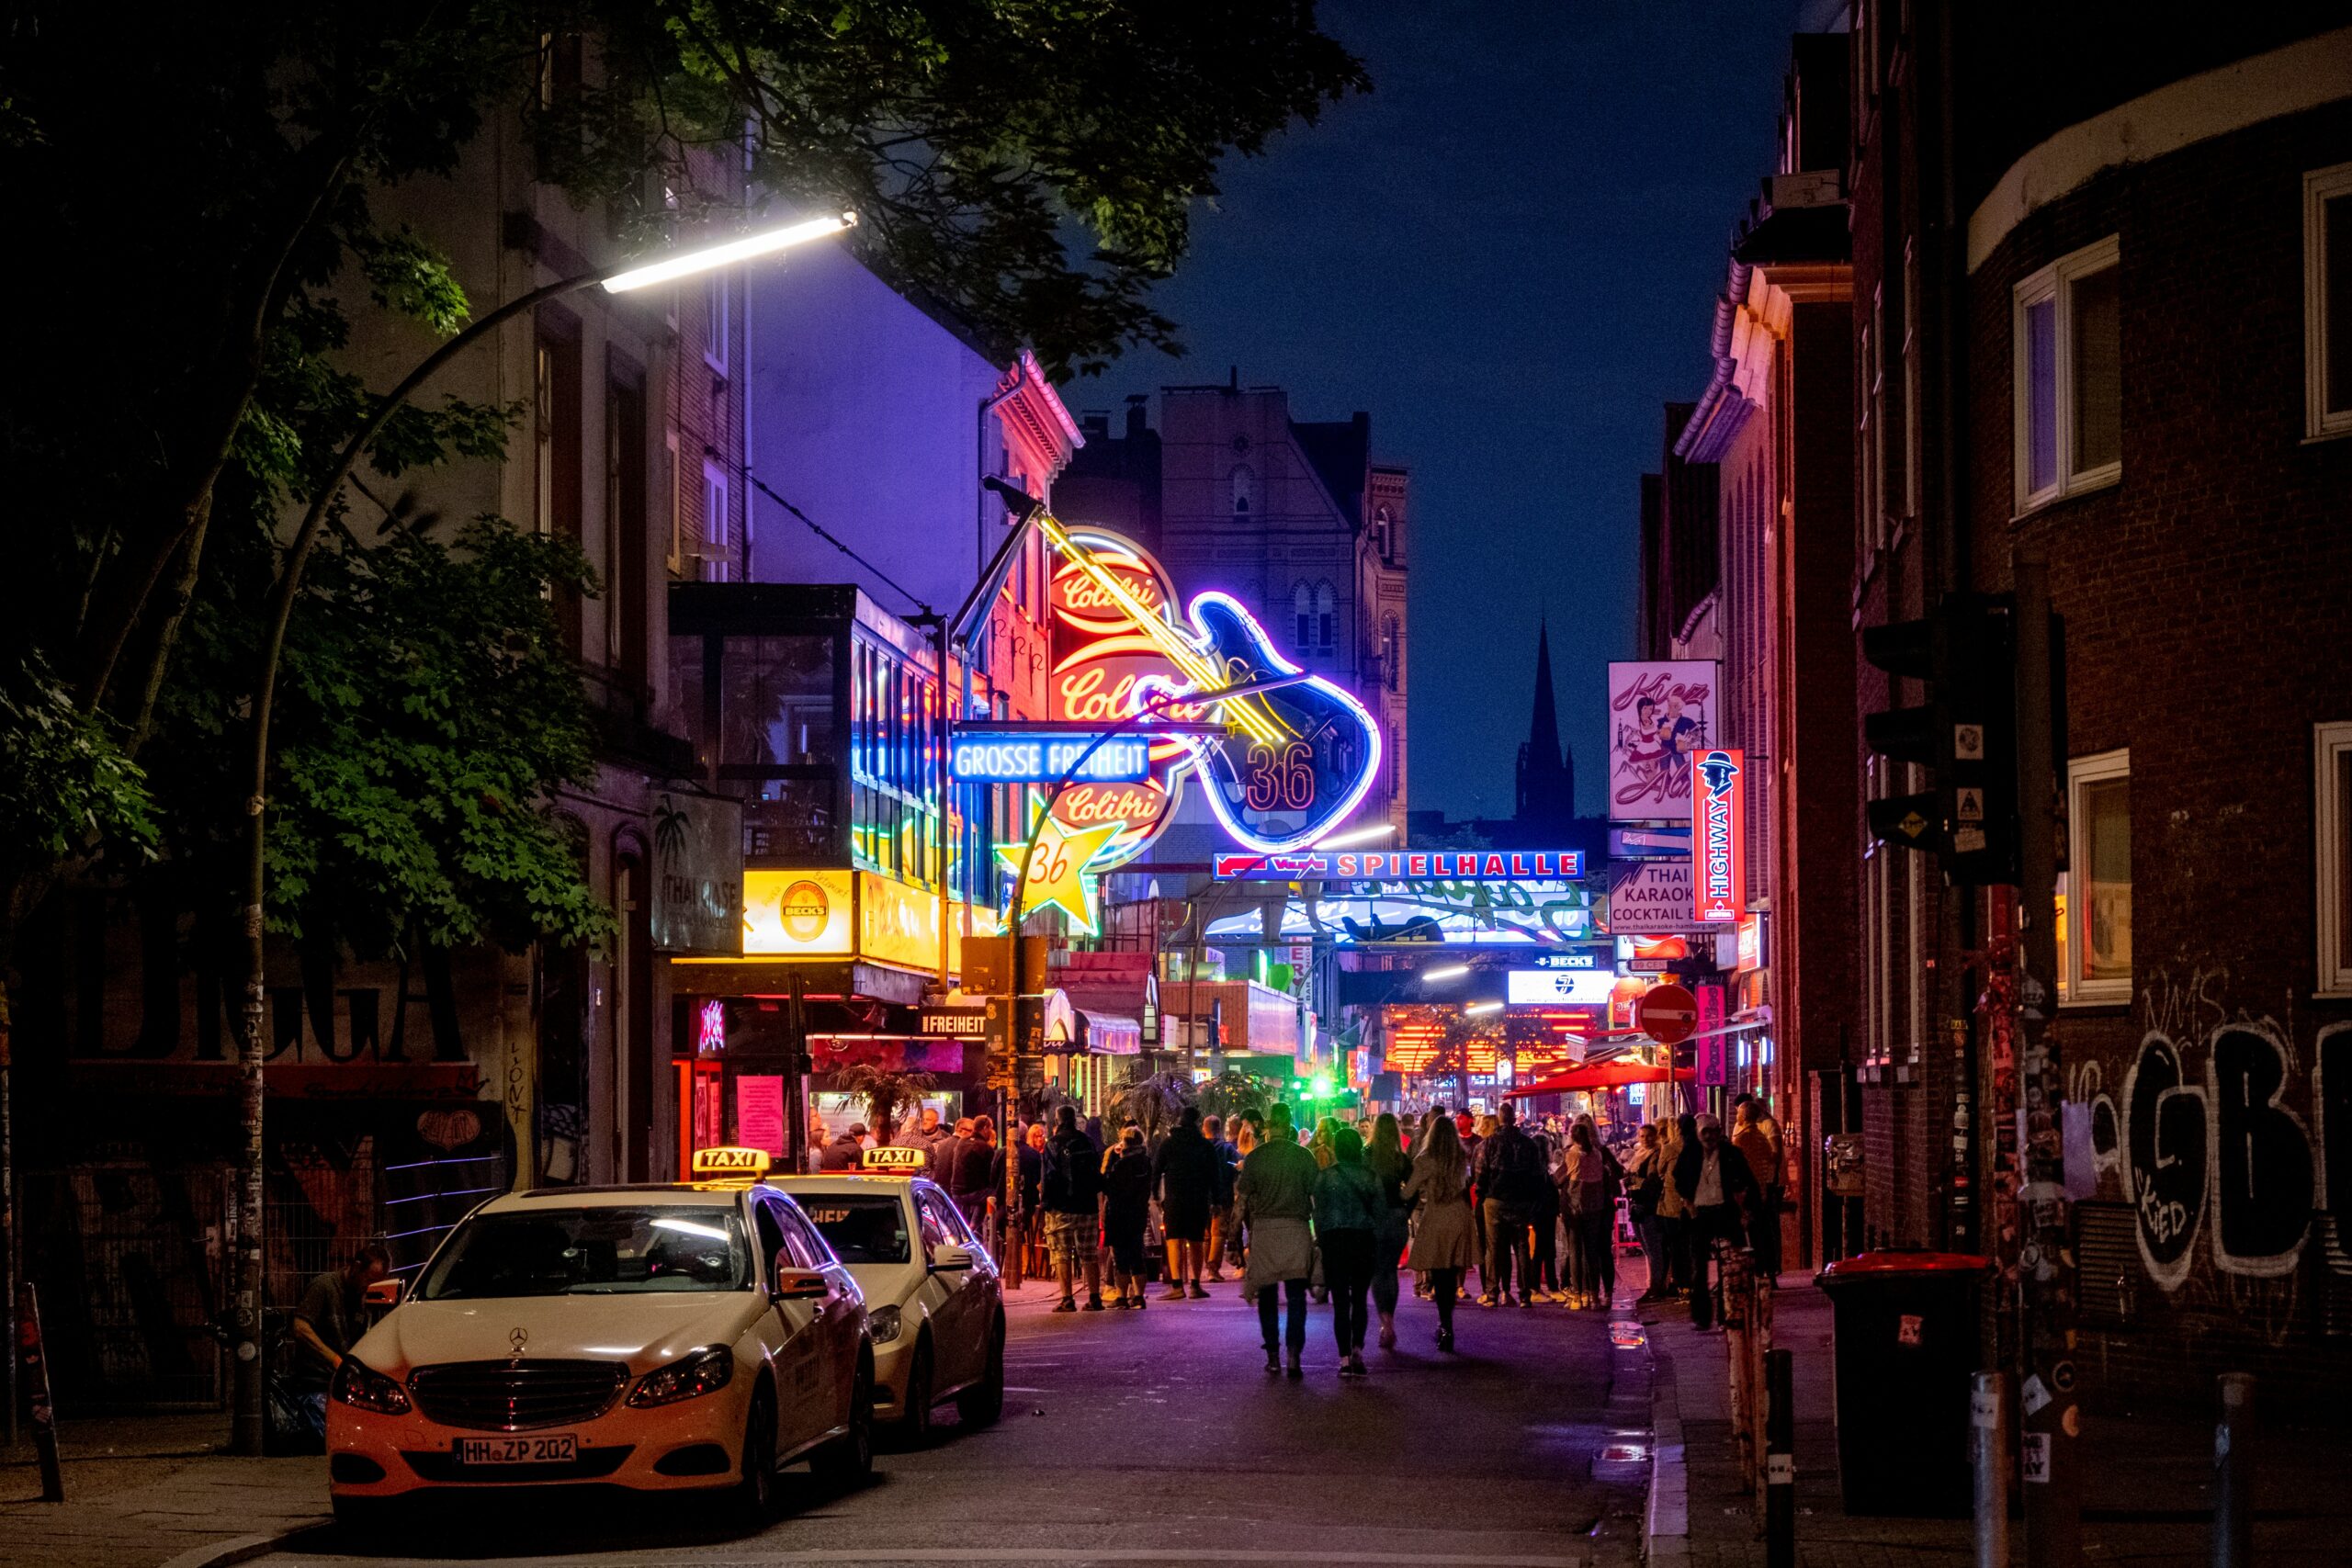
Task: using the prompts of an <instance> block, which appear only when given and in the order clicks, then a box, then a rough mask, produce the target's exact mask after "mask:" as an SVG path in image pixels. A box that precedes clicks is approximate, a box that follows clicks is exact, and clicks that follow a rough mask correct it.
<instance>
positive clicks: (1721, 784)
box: [1691, 749, 1747, 920]
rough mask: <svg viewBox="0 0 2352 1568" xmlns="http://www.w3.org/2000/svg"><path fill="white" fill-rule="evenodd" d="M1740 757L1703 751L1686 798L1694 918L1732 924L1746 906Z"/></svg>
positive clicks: (1744, 811) (1744, 795)
mask: <svg viewBox="0 0 2352 1568" xmlns="http://www.w3.org/2000/svg"><path fill="white" fill-rule="evenodd" d="M1744 756H1745V753H1744V752H1740V751H1732V750H1720V749H1718V750H1711V751H1706V752H1702V754H1701V755H1700V758H1699V763H1698V766H1697V767H1696V768H1695V769H1693V770H1692V772H1693V773H1694V774H1695V775H1696V777H1697V783H1696V785H1695V786H1694V787H1693V789H1692V790H1691V838H1692V840H1694V841H1695V842H1696V843H1697V845H1698V853H1699V866H1698V875H1697V876H1696V877H1695V878H1693V879H1692V885H1691V886H1692V892H1693V895H1694V898H1693V902H1694V904H1695V906H1696V907H1695V908H1694V909H1693V911H1692V912H1693V915H1694V917H1695V918H1696V919H1701V920H1736V919H1739V917H1740V915H1741V913H1742V912H1743V911H1742V909H1741V908H1740V907H1741V906H1742V905H1744V904H1746V903H1747V790H1746V788H1745V787H1744V786H1743V784H1741V777H1742V769H1741V766H1740V763H1741V761H1742V760H1743V758H1744Z"/></svg>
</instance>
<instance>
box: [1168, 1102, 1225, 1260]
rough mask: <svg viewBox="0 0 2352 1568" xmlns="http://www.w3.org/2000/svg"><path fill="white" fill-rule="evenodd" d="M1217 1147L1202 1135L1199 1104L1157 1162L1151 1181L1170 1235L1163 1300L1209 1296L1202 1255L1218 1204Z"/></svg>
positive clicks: (1185, 1117)
mask: <svg viewBox="0 0 2352 1568" xmlns="http://www.w3.org/2000/svg"><path fill="white" fill-rule="evenodd" d="M1222 1164H1223V1161H1222V1160H1221V1159H1220V1158H1219V1156H1218V1155H1217V1152H1216V1145H1213V1144H1211V1143H1210V1142H1209V1141H1208V1139H1207V1138H1206V1137H1204V1136H1203V1135H1202V1133H1201V1112H1200V1108H1199V1107H1198V1106H1193V1105H1188V1106H1186V1107H1184V1111H1183V1114H1182V1116H1180V1117H1178V1118H1177V1120H1176V1130H1175V1131H1174V1132H1172V1133H1170V1134H1168V1137H1167V1139H1166V1141H1165V1142H1163V1143H1162V1144H1161V1145H1159V1157H1158V1158H1157V1159H1155V1160H1153V1161H1152V1168H1151V1177H1152V1185H1153V1186H1154V1187H1156V1188H1157V1189H1159V1225H1160V1229H1161V1230H1162V1231H1164V1232H1165V1233H1166V1234H1167V1237H1168V1291H1167V1293H1166V1294H1164V1295H1162V1296H1161V1297H1160V1298H1159V1299H1160V1300H1161V1301H1164V1302H1181V1301H1182V1300H1184V1299H1185V1298H1186V1296H1187V1295H1189V1296H1191V1297H1192V1298H1193V1300H1195V1301H1203V1300H1206V1299H1207V1297H1208V1292H1207V1291H1206V1290H1204V1289H1203V1288H1202V1285H1201V1265H1202V1258H1201V1253H1202V1251H1203V1249H1204V1245H1205V1244H1206V1242H1207V1240H1208V1234H1209V1211H1210V1210H1211V1209H1212V1208H1213V1207H1214V1206H1215V1205H1216V1190H1217V1168H1218V1167H1219V1166H1220V1165H1222Z"/></svg>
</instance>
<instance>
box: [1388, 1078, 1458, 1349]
mask: <svg viewBox="0 0 2352 1568" xmlns="http://www.w3.org/2000/svg"><path fill="white" fill-rule="evenodd" d="M1402 1196H1403V1198H1404V1200H1405V1201H1406V1202H1408V1203H1409V1204H1413V1205H1415V1206H1416V1208H1417V1209H1418V1210H1419V1218H1418V1222H1417V1224H1416V1226H1415V1228H1414V1232H1413V1253H1412V1265H1413V1267H1414V1268H1415V1269H1426V1270H1427V1271H1428V1273H1429V1276H1430V1287H1431V1289H1432V1290H1433V1291H1434V1292H1435V1294H1436V1297H1437V1321H1438V1330H1437V1348H1439V1349H1441V1350H1451V1349H1453V1301H1454V1297H1455V1295H1456V1294H1457V1293H1458V1292H1460V1290H1461V1288H1462V1275H1463V1272H1464V1270H1465V1269H1468V1268H1469V1267H1470V1262H1471V1258H1472V1256H1473V1247H1474V1246H1475V1245H1476V1236H1475V1232H1474V1229H1473V1227H1472V1225H1471V1223H1470V1161H1469V1159H1468V1157H1467V1156H1464V1154H1463V1152H1462V1135H1461V1134H1459V1133H1457V1132H1455V1131H1454V1128H1453V1122H1448V1121H1445V1120H1443V1119H1442V1118H1441V1119H1439V1120H1438V1121H1436V1122H1432V1123H1431V1124H1430V1130H1429V1134H1428V1136H1427V1138H1426V1139H1425V1140H1424V1142H1423V1145H1422V1147H1421V1148H1420V1150H1419V1152H1418V1153H1416V1154H1415V1156H1413V1171H1412V1174H1411V1175H1410V1176H1409V1177H1408V1178H1407V1179H1406V1180H1405V1186H1404V1190H1403V1193H1402Z"/></svg>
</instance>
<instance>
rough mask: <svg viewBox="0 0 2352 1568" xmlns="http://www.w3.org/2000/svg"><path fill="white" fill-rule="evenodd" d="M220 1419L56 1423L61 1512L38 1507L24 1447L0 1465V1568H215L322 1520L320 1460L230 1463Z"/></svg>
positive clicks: (33, 1469) (33, 1470)
mask: <svg viewBox="0 0 2352 1568" xmlns="http://www.w3.org/2000/svg"><path fill="white" fill-rule="evenodd" d="M227 1430H228V1418H227V1417H226V1416H222V1415H220V1414H218V1413H208V1414H200V1415H189V1416H181V1415H174V1416H95V1417H90V1418H87V1419H83V1420H69V1421H64V1422H62V1423H60V1425H59V1428H58V1436H59V1445H58V1446H59V1450H60V1453H61V1456H62V1460H63V1463H64V1472H65V1501H64V1502H62V1503H43V1502H41V1501H40V1467H39V1466H38V1464H37V1463H36V1462H35V1460H34V1457H33V1450H32V1444H31V1441H30V1440H29V1438H28V1439H27V1440H25V1441H23V1442H21V1443H19V1444H18V1445H17V1447H16V1448H15V1449H12V1450H6V1451H5V1453H0V1568H18V1565H20V1564H21V1565H24V1568H36V1565H38V1568H164V1565H166V1564H169V1565H171V1568H198V1565H199V1564H206V1565H213V1568H224V1565H226V1564H228V1563H232V1562H241V1561H243V1559H244V1558H245V1557H249V1556H255V1555H258V1554H259V1552H260V1551H262V1550H264V1549H265V1548H264V1546H262V1545H260V1544H256V1543H266V1542H270V1541H274V1540H276V1539H277V1537H280V1536H283V1535H285V1534H287V1533H288V1532H289V1531H292V1530H296V1529H307V1528H308V1527H310V1526H312V1525H319V1524H324V1523H325V1522H326V1519H327V1476H326V1460H325V1459H324V1458H323V1457H322V1456H315V1455H314V1456H311V1457H308V1458H302V1459H238V1458H235V1457H232V1456H231V1455H228V1454H225V1453H222V1452H221V1451H220V1450H221V1448H222V1446H223V1444H224V1442H225V1441H226V1438H227Z"/></svg>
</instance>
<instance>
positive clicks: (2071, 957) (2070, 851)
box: [2058, 750, 2131, 1003]
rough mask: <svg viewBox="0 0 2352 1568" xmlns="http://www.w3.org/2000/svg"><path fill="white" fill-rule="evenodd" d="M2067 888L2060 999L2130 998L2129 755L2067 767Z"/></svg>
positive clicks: (2103, 755)
mask: <svg viewBox="0 0 2352 1568" xmlns="http://www.w3.org/2000/svg"><path fill="white" fill-rule="evenodd" d="M2066 820H2067V829H2066V830H2067V840H2066V888H2065V902H2064V906H2063V908H2062V918H2061V919H2060V920H2059V923H2058V945H2059V955H2058V973H2059V979H2058V987H2059V992H2058V994H2059V999H2060V1000H2062V1001H2067V1002H2075V1003H2092V1002H2127V1001H2130V1000H2131V752H2130V751H2129V750H2122V751H2102V752H2100V753H2099V754H2098V755H2097V756H2095V757H2076V758H2074V759H2073V760H2071V761H2068V762H2067V764H2066Z"/></svg>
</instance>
